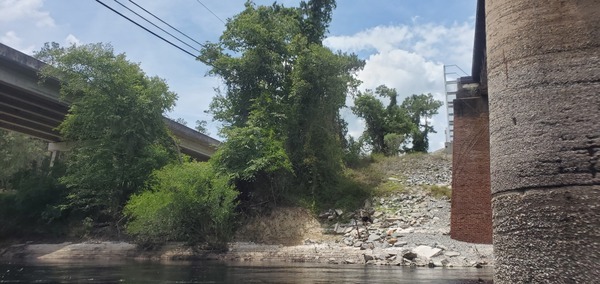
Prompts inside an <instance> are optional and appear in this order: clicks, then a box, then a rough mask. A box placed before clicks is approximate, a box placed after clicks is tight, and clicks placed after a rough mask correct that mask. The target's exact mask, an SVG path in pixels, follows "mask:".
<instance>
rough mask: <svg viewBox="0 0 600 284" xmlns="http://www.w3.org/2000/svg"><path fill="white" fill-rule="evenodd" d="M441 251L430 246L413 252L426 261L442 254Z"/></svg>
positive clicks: (420, 247)
mask: <svg viewBox="0 0 600 284" xmlns="http://www.w3.org/2000/svg"><path fill="white" fill-rule="evenodd" d="M441 251H442V250H441V249H439V248H432V247H430V246H418V247H416V248H414V249H413V250H412V252H414V253H415V254H417V255H418V256H419V257H422V258H425V259H429V258H432V257H434V256H436V255H438V254H440V252H441Z"/></svg>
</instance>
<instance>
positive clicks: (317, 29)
mask: <svg viewBox="0 0 600 284" xmlns="http://www.w3.org/2000/svg"><path fill="white" fill-rule="evenodd" d="M335 6H336V4H335V1H333V0H322V1H316V0H310V1H301V3H300V6H299V7H284V6H283V5H280V4H277V3H275V4H273V5H271V6H257V5H255V4H253V3H251V2H248V3H246V5H245V9H244V11H242V12H241V13H240V14H238V15H237V16H234V17H233V18H232V19H230V20H229V21H228V23H227V28H226V30H225V31H224V33H223V35H222V36H221V38H220V40H219V41H218V42H214V43H206V44H205V45H204V48H203V49H202V50H201V52H200V54H199V56H198V60H199V61H201V62H203V63H204V64H207V65H209V66H210V67H211V70H210V73H209V75H212V76H217V77H219V78H220V79H222V81H223V82H224V85H223V86H222V87H221V89H218V90H217V94H216V96H215V97H214V99H213V101H212V103H211V105H210V110H209V112H210V113H211V114H212V115H213V117H214V119H215V120H217V121H219V122H221V123H222V124H223V127H222V129H221V130H220V135H221V136H222V137H224V142H223V143H222V145H221V146H220V147H219V149H218V151H217V152H216V153H215V154H214V156H213V157H212V158H211V160H210V161H209V162H194V161H189V160H188V159H187V158H185V157H183V156H182V155H181V154H179V153H177V148H176V141H175V140H174V139H173V138H171V137H170V135H169V133H168V130H167V128H166V126H165V124H164V122H163V120H162V114H163V113H164V112H165V111H167V110H170V109H171V108H172V107H173V105H174V103H175V100H176V95H175V94H174V93H172V92H170V91H169V90H168V86H167V85H166V84H165V82H164V81H163V80H161V79H159V78H156V77H148V76H147V75H145V74H144V73H143V71H142V70H141V69H140V68H139V65H138V64H134V63H131V62H129V61H127V60H126V58H125V55H123V54H114V52H113V50H112V48H111V47H110V46H109V45H104V44H90V45H81V46H71V47H68V48H64V47H60V46H58V45H56V44H52V45H46V46H45V47H44V48H43V49H42V50H41V51H40V52H38V53H37V57H38V58H40V59H41V60H43V61H45V62H47V63H49V67H48V68H46V69H45V70H44V72H43V74H42V75H43V76H44V77H55V78H58V79H60V80H61V82H62V83H61V96H62V98H63V99H64V100H67V101H69V102H70V103H71V108H70V110H69V114H68V115H67V117H66V119H65V121H64V122H63V123H62V124H61V125H60V126H59V128H58V130H59V131H60V132H61V134H62V135H63V137H64V138H65V139H66V140H68V141H71V142H72V145H73V146H72V148H71V150H70V151H69V152H68V153H67V154H66V155H65V157H63V159H62V160H61V162H58V163H57V165H59V166H55V167H42V168H40V167H39V166H37V165H34V166H31V165H28V166H23V167H22V168H21V169H20V170H18V171H15V173H13V174H12V176H11V177H10V178H4V180H3V184H5V186H4V188H9V187H10V189H9V190H8V191H10V192H13V193H14V194H6V193H3V194H2V195H0V197H1V198H2V199H0V201H1V202H5V203H6V204H9V203H11V202H13V199H14V200H18V199H19V198H21V199H23V198H24V199H23V200H25V201H24V202H25V203H26V202H42V203H43V202H46V203H44V204H38V205H36V206H35V208H30V207H28V206H33V205H27V206H25V205H21V204H25V203H15V204H16V205H14V206H13V207H14V208H13V207H10V208H13V209H15V210H17V209H18V210H21V211H18V210H17V211H14V212H12V213H11V211H10V210H13V209H7V208H8V207H6V208H5V207H2V208H3V209H2V210H4V211H5V212H2V216H0V218H2V219H3V220H4V219H6V220H8V219H10V217H9V216H14V218H13V219H14V220H16V222H20V221H23V220H28V219H26V218H29V217H27V216H35V217H31V218H34V219H35V218H37V220H38V221H37V222H40V221H39V220H44V222H46V224H48V226H49V227H52V228H53V225H54V224H58V223H60V222H62V223H64V224H66V227H65V228H66V229H64V230H63V231H62V233H63V235H69V234H70V235H72V236H82V235H88V236H92V235H93V236H98V235H102V234H104V235H105V236H108V237H115V236H117V237H124V236H125V234H123V232H122V231H121V230H122V229H125V230H126V231H125V233H126V236H127V237H134V238H135V239H136V240H137V241H138V242H140V243H143V244H145V245H148V246H154V245H157V244H160V243H163V242H166V241H174V240H176V241H185V242H188V243H190V244H199V243H207V244H209V246H212V247H222V244H223V243H225V242H226V241H227V240H228V237H230V236H231V235H232V234H231V232H232V231H233V230H234V229H235V228H236V226H237V225H239V222H240V220H242V218H244V217H245V216H253V215H255V214H258V213H262V212H265V211H268V210H270V209H272V208H275V207H277V206H286V205H296V206H297V205H300V206H303V207H305V208H308V209H310V210H312V211H313V212H317V211H319V210H322V209H326V208H342V209H344V210H354V209H356V208H359V207H360V206H361V205H362V203H363V202H364V200H365V199H367V198H368V197H369V196H370V195H371V194H373V192H374V190H375V188H377V186H378V185H379V183H381V177H380V176H378V175H377V174H376V173H369V171H373V170H372V169H371V168H370V167H368V164H369V163H371V162H373V161H376V160H377V159H378V157H380V156H381V157H382V156H383V155H388V156H396V155H399V154H402V153H410V152H426V151H427V149H428V140H427V135H428V134H429V133H431V132H433V131H434V129H433V127H432V126H431V125H430V124H429V123H428V119H430V118H431V116H432V115H434V114H435V113H437V109H438V108H439V106H440V105H441V102H439V101H435V100H434V99H433V97H432V96H431V95H430V94H429V95H424V94H422V95H413V96H411V97H409V98H407V99H406V100H404V101H403V102H402V103H401V104H400V105H398V104H397V96H398V94H397V91H396V90H395V89H393V88H388V87H386V86H383V85H382V86H380V87H378V88H377V89H376V90H375V92H373V91H370V90H366V91H364V92H361V91H359V90H358V86H359V84H360V81H359V80H357V78H356V73H357V72H358V71H359V70H361V69H362V67H363V66H364V61H362V60H360V59H359V58H358V57H357V56H356V55H355V54H346V53H341V52H336V51H333V50H331V49H329V48H327V47H325V46H323V39H324V38H325V36H326V33H327V28H328V26H329V22H330V21H331V15H332V11H333V10H334V9H335ZM375 95H378V96H380V97H382V98H385V99H386V100H389V105H388V107H387V108H384V106H383V103H382V102H381V101H380V100H379V99H378V98H377V97H376V96H375ZM347 97H353V98H354V99H355V101H354V105H355V106H354V107H353V108H352V110H353V112H354V113H355V114H356V115H358V116H359V117H361V118H363V119H364V120H365V122H366V124H367V129H366V130H365V133H364V135H363V136H361V137H360V138H358V139H354V138H352V137H350V136H348V134H347V123H346V122H345V121H344V120H343V118H342V117H341V115H340V110H341V109H342V108H344V107H345V102H346V98H347ZM199 111H200V110H199ZM199 127H201V129H205V125H203V124H202V123H200V122H199ZM2 133H3V134H2V135H5V134H4V132H2ZM11 135H12V134H11ZM32 141H33V140H32ZM5 144H6V143H5ZM6 145H8V144H6ZM3 147H4V145H3ZM21 152H28V151H21ZM37 156H39V154H36V157H37ZM28 161H30V162H31V161H32V159H30V158H28ZM3 162H5V161H3ZM28 163H29V162H28ZM25 164H27V163H25ZM60 169H63V170H62V171H61V170H60ZM25 173H32V174H33V173H37V174H38V175H39V179H40V180H42V181H43V182H45V183H46V184H45V185H39V186H38V185H31V184H23V185H21V184H20V183H19V181H23V179H22V178H19V174H22V175H24V174H25ZM371 175H372V176H371ZM42 176H43V177H42ZM374 176H377V177H378V178H374ZM365 177H366V178H365ZM9 179H11V182H10V183H9V181H8V180H9ZM13 180H14V182H13ZM32 180H34V179H32ZM42 181H40V182H42ZM8 184H10V186H6V185H8ZM34 188H35V190H37V191H40V192H37V193H36V194H29V193H27V192H29V189H34ZM42 191H43V194H42ZM7 196H11V197H10V198H9V197H7ZM19 196H26V197H19ZM44 196H47V197H48V198H49V199H48V200H46V199H43V198H44ZM11 198H12V199H11ZM24 206H25V207H24ZM41 208H44V209H41ZM28 214H29V215H28ZM3 224H4V222H3ZM7 224H8V223H7ZM36 224H37V223H36ZM18 229H23V228H21V227H20V226H19V225H18V224H15V226H14V228H12V229H11V230H12V231H11V230H8V229H6V228H5V227H2V228H0V231H1V232H0V234H2V235H1V236H0V237H10V236H13V235H14V230H18ZM100 232H103V233H102V234H101V233H100ZM45 233H47V232H46V231H43V232H40V234H45Z"/></svg>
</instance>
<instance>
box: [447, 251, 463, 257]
mask: <svg viewBox="0 0 600 284" xmlns="http://www.w3.org/2000/svg"><path fill="white" fill-rule="evenodd" d="M444 255H445V256H447V257H455V256H459V255H460V252H457V251H447V252H445V253H444Z"/></svg>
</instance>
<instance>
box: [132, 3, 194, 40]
mask: <svg viewBox="0 0 600 284" xmlns="http://www.w3.org/2000/svg"><path fill="white" fill-rule="evenodd" d="M129 2H131V3H133V5H135V6H137V7H138V8H140V9H142V10H143V11H144V12H146V13H148V14H150V15H151V16H152V17H154V18H155V19H157V20H159V21H160V22H161V23H163V24H165V25H167V26H169V27H170V28H172V29H174V30H175V31H177V32H178V33H180V34H181V35H183V36H184V37H187V38H188V39H190V40H192V41H193V42H195V43H197V44H199V45H200V46H204V45H203V44H201V43H199V42H197V41H196V40H194V39H193V38H191V37H189V36H188V35H186V34H185V33H183V32H182V31H180V30H179V29H177V28H176V27H174V26H171V25H169V23H167V22H165V21H163V20H162V19H161V18H159V17H158V16H156V15H154V14H153V13H152V12H150V11H148V10H146V9H145V8H144V7H142V6H140V5H139V4H138V3H135V2H134V1H132V0H129Z"/></svg>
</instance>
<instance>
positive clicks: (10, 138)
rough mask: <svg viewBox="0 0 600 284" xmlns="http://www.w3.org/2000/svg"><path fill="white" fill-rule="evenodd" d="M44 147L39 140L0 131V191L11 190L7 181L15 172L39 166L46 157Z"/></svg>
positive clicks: (44, 144)
mask: <svg viewBox="0 0 600 284" xmlns="http://www.w3.org/2000/svg"><path fill="white" fill-rule="evenodd" d="M46 147H47V145H46V143H44V142H42V141H40V140H37V139H34V138H31V137H28V136H27V135H24V134H20V133H16V132H12V131H8V130H3V129H0V168H1V169H2V170H1V171H0V191H1V190H3V189H11V185H10V184H9V180H10V179H11V178H12V177H13V176H14V175H15V174H16V173H17V172H19V171H22V170H26V169H30V168H32V167H34V166H35V165H36V164H39V163H40V162H41V161H42V160H43V159H44V157H45V156H47V155H46V153H47V150H46Z"/></svg>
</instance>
